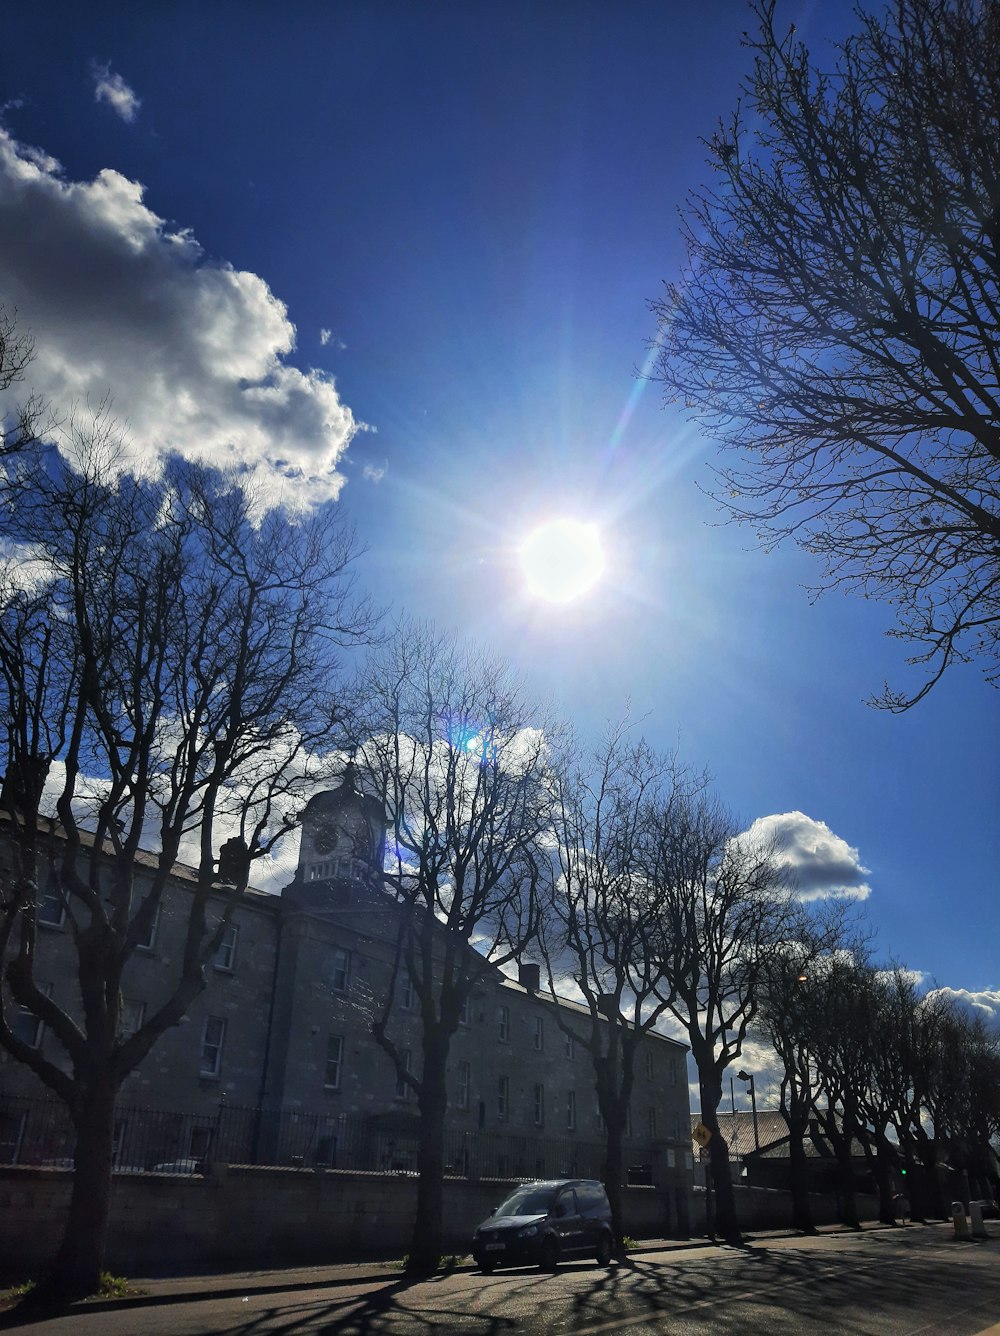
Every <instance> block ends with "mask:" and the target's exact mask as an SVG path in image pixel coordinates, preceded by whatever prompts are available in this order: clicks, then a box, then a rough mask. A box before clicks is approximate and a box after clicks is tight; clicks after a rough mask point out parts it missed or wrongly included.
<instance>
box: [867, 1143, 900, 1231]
mask: <svg viewBox="0 0 1000 1336" xmlns="http://www.w3.org/2000/svg"><path fill="white" fill-rule="evenodd" d="M872 1172H873V1173H874V1175H875V1185H876V1187H877V1188H878V1218H879V1220H880V1221H881V1222H882V1224H883V1225H894V1224H895V1223H896V1207H895V1203H894V1201H893V1191H892V1153H891V1151H890V1149H889V1145H888V1142H886V1141H885V1138H884V1137H881V1136H880V1137H878V1138H877V1140H876V1143H875V1161H874V1163H873V1165H872Z"/></svg>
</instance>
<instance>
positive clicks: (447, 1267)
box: [384, 1253, 469, 1271]
mask: <svg viewBox="0 0 1000 1336" xmlns="http://www.w3.org/2000/svg"><path fill="white" fill-rule="evenodd" d="M468 1260H469V1254H468V1253H446V1254H445V1255H444V1256H443V1257H439V1258H438V1264H437V1269H438V1270H439V1271H456V1270H457V1269H458V1268H459V1267H460V1266H464V1265H465V1263H466V1262H467V1261H468ZM409 1264H410V1254H409V1253H404V1254H403V1256H402V1257H401V1258H400V1259H399V1261H398V1262H386V1263H384V1265H385V1266H387V1267H388V1268H389V1269H390V1270H391V1271H405V1270H406V1268H407V1267H408V1266H409Z"/></svg>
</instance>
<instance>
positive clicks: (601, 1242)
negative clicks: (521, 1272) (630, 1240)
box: [472, 1178, 615, 1272]
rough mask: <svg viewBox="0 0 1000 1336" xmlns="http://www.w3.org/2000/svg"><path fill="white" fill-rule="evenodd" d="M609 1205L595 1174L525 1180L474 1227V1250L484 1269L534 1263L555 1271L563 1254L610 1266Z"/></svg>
mask: <svg viewBox="0 0 1000 1336" xmlns="http://www.w3.org/2000/svg"><path fill="white" fill-rule="evenodd" d="M614 1246H615V1240H614V1234H613V1233H612V1230H611V1207H610V1206H609V1205H608V1194H607V1193H606V1192H605V1191H604V1184H603V1183H599V1182H598V1181H597V1180H596V1179H594V1178H559V1179H555V1180H552V1181H550V1182H547V1183H522V1184H521V1186H520V1187H519V1188H515V1190H514V1191H513V1192H512V1193H511V1194H510V1196H509V1197H508V1198H507V1200H506V1201H504V1202H502V1203H501V1204H500V1205H499V1206H498V1207H497V1208H496V1210H495V1211H494V1212H493V1214H492V1215H491V1216H489V1217H488V1218H487V1219H486V1220H484V1221H483V1223H482V1224H481V1225H480V1226H479V1228H478V1229H477V1230H476V1232H475V1234H474V1235H473V1238H472V1255H473V1257H474V1258H475V1259H476V1265H477V1266H478V1267H479V1269H480V1271H485V1272H490V1271H493V1270H494V1269H495V1268H496V1267H498V1266H524V1265H530V1264H532V1263H534V1264H536V1265H538V1266H540V1267H541V1268H542V1270H543V1271H554V1270H555V1269H556V1267H557V1266H558V1265H559V1263H560V1261H561V1260H562V1259H563V1258H564V1257H578V1256H581V1255H584V1256H590V1257H596V1259H597V1264H598V1266H607V1265H608V1264H609V1262H610V1261H611V1255H612V1253H613V1252H614Z"/></svg>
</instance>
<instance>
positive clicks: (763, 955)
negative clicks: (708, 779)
mask: <svg viewBox="0 0 1000 1336" xmlns="http://www.w3.org/2000/svg"><path fill="white" fill-rule="evenodd" d="M651 853H652V856H651V859H650V863H649V872H648V875H649V877H650V882H651V883H652V884H653V885H654V886H655V887H656V894H657V899H658V904H659V905H660V906H661V909H660V918H659V925H658V926H659V935H658V940H657V943H656V951H657V968H658V969H659V970H661V971H662V974H663V978H664V980H665V981H666V983H667V984H668V985H669V989H670V993H669V996H670V1001H669V1003H668V1006H667V1011H668V1013H669V1014H670V1015H671V1016H672V1017H674V1019H675V1020H676V1021H677V1022H678V1023H679V1024H680V1025H681V1026H682V1027H683V1029H684V1032H685V1033H686V1035H687V1037H688V1042H689V1043H690V1045H691V1053H692V1056H693V1057H694V1060H695V1064H696V1066H697V1068H698V1080H699V1085H700V1092H701V1122H702V1124H703V1125H704V1126H705V1127H706V1128H707V1129H708V1131H709V1133H710V1134H711V1135H710V1139H709V1142H708V1150H709V1157H710V1167H711V1174H712V1182H713V1186H714V1188H715V1199H716V1209H717V1228H718V1231H719V1233H721V1234H722V1236H723V1237H724V1238H726V1239H731V1240H738V1239H739V1237H740V1231H739V1226H738V1223H737V1219H736V1201H735V1197H734V1195H733V1185H732V1180H731V1178H730V1173H729V1148H728V1146H727V1145H726V1139H725V1137H724V1136H723V1135H722V1134H721V1132H720V1130H719V1120H718V1108H719V1104H720V1103H721V1101H722V1079H723V1074H724V1072H725V1070H726V1068H727V1067H728V1066H729V1064H730V1063H731V1062H733V1061H734V1060H735V1059H736V1058H738V1057H739V1055H740V1053H741V1052H742V1048H743V1043H744V1040H745V1039H746V1036H747V1032H748V1031H749V1029H750V1028H751V1026H752V1025H753V1022H754V1019H755V1017H756V1015H757V1011H758V1008H759V1005H760V996H761V986H762V981H763V979H762V976H763V970H764V966H765V963H766V962H767V961H768V960H769V959H770V957H771V956H772V955H773V954H774V953H775V952H776V951H779V950H781V949H782V948H783V945H784V943H786V942H787V941H789V940H794V936H795V922H796V918H797V912H798V911H797V902H796V901H795V900H794V899H793V897H792V896H791V894H790V892H789V890H788V888H787V887H786V886H785V885H784V879H783V875H782V872H781V869H780V867H779V866H778V864H777V863H776V861H775V857H774V854H775V850H774V847H773V845H772V844H771V843H770V842H760V841H758V840H756V839H753V838H751V837H750V836H749V835H748V834H746V833H744V834H740V832H739V828H738V826H737V824H736V823H735V821H734V820H733V818H732V816H731V815H730V814H729V813H728V812H727V811H726V810H725V808H724V807H723V806H722V805H721V804H720V803H719V802H718V800H717V799H715V798H713V797H712V795H711V794H709V793H700V794H695V795H693V796H692V797H691V798H690V799H689V801H687V802H684V803H678V802H674V803H671V804H670V805H669V806H667V807H664V808H662V809H661V810H660V811H659V813H657V814H656V824H655V829H654V832H653V845H652V850H651Z"/></svg>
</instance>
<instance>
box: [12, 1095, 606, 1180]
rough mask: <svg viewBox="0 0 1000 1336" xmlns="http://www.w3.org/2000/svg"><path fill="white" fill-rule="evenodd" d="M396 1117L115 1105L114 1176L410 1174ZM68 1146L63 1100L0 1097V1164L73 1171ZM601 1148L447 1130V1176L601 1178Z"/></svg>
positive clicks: (403, 1129) (410, 1158)
mask: <svg viewBox="0 0 1000 1336" xmlns="http://www.w3.org/2000/svg"><path fill="white" fill-rule="evenodd" d="M393 1121H395V1123H396V1124H397V1125H395V1126H393V1125H392V1123H393ZM402 1123H404V1120H399V1119H397V1120H392V1119H380V1118H379V1117H378V1116H375V1117H367V1116H360V1115H351V1114H343V1113H340V1114H338V1113H311V1112H306V1111H300V1110H290V1109H280V1110H279V1109H267V1108H254V1107H245V1106H239V1105H229V1104H226V1103H225V1102H222V1103H220V1104H219V1106H218V1108H217V1109H216V1110H214V1111H213V1112H209V1113H191V1112H182V1111H181V1112H178V1111H168V1110H163V1109H148V1108H139V1107H135V1106H128V1105H121V1106H120V1107H119V1108H118V1110H117V1112H116V1118H115V1140H114V1150H113V1163H114V1168H115V1170H116V1172H118V1173H148V1172H160V1173H187V1174H190V1173H199V1172H202V1171H203V1170H204V1169H205V1168H206V1167H207V1166H208V1165H209V1164H210V1163H218V1164H256V1165H268V1166H291V1167H296V1168H311V1169H315V1168H327V1169H350V1170H356V1171H365V1172H373V1173H404V1174H406V1173H415V1172H416V1170H417V1149H418V1135H417V1129H416V1120H415V1118H414V1119H410V1120H405V1123H406V1124H408V1125H405V1124H404V1125H402V1126H401V1125H400V1124H402ZM387 1124H388V1125H387ZM74 1144H75V1137H74V1131H73V1125H72V1122H71V1121H70V1118H69V1114H68V1111H67V1110H66V1108H65V1106H64V1105H63V1104H62V1103H61V1102H60V1101H58V1100H54V1099H28V1098H25V1097H21V1096H8V1097H2V1096H0V1164H19V1165H35V1166H43V1167H49V1168H57V1169H71V1168H72V1167H73V1153H74ZM604 1155H605V1153H604V1145H603V1143H601V1142H594V1141H588V1140H584V1139H577V1138H576V1137H575V1136H566V1137H559V1138H556V1137H545V1136H543V1135H541V1133H539V1134H538V1135H535V1134H532V1133H528V1132H515V1131H510V1132H487V1131H470V1132H467V1131H456V1130H447V1131H446V1133H445V1145H444V1159H445V1173H446V1174H447V1175H449V1176H452V1177H458V1178H473V1179H479V1178H499V1179H531V1178H569V1177H573V1178H576V1177H582V1178H600V1177H601V1176H602V1174H603V1168H604Z"/></svg>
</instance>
